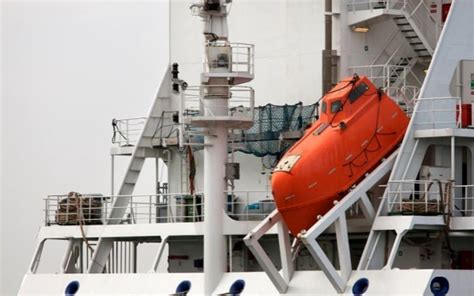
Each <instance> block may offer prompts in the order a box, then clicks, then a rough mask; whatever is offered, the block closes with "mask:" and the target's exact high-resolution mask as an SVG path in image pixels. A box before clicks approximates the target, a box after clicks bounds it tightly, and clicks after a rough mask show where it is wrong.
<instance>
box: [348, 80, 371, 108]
mask: <svg viewBox="0 0 474 296" xmlns="http://www.w3.org/2000/svg"><path fill="white" fill-rule="evenodd" d="M368 89H369V87H368V86H367V84H365V83H361V84H359V85H358V86H357V87H356V88H354V89H353V90H352V91H351V92H350V93H349V101H350V102H351V104H352V103H354V102H355V101H356V100H357V99H358V98H360V97H361V96H362V95H363V94H364V93H365V92H366V91H367V90H368Z"/></svg>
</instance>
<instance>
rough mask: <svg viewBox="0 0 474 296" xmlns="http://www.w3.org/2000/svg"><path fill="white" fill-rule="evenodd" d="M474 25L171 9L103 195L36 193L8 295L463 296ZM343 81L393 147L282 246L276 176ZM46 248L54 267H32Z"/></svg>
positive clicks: (469, 6)
mask: <svg viewBox="0 0 474 296" xmlns="http://www.w3.org/2000/svg"><path fill="white" fill-rule="evenodd" d="M323 2H324V3H323ZM323 4H324V5H323ZM231 8H232V9H231ZM323 9H324V10H325V12H323V11H322V10H323ZM448 12H449V14H448ZM473 14H474V2H472V1H469V0H453V1H442V0H437V1H425V0H383V1H375V0H332V1H331V0H327V1H316V0H314V1H289V0H288V1H268V2H267V1H261V2H257V3H254V2H252V1H238V0H234V1H231V0H201V1H197V2H195V3H186V2H184V1H175V2H173V1H170V51H171V53H170V66H169V68H168V69H166V70H165V73H164V75H163V78H162V81H161V84H160V87H159V91H158V94H157V96H156V98H155V100H154V102H153V104H152V106H151V108H150V110H149V112H148V114H147V116H146V117H141V118H126V119H114V120H113V123H112V125H113V133H114V134H113V135H114V137H113V147H112V148H111V157H112V167H111V174H112V178H111V179H112V184H111V193H110V195H107V194H92V193H86V192H81V193H76V192H70V193H69V194H67V193H66V194H63V195H50V196H48V197H46V198H45V209H44V211H45V224H44V226H43V227H41V229H40V231H39V234H38V238H37V246H36V250H35V253H34V255H33V258H32V262H31V264H30V268H29V270H28V272H27V273H26V275H25V277H24V279H23V283H22V286H21V288H20V291H19V293H20V294H22V295H23V294H57V295H61V294H66V295H75V294H77V295H82V294H83V295H85V294H95V295H101V294H149V295H150V294H160V295H169V294H176V295H186V294H188V295H216V294H228V295H240V294H242V295H260V294H262V295H263V294H290V295H302V294H312V295H341V294H342V295H471V294H473V293H474V282H473V281H472V279H473V278H474V272H473V261H472V260H473V257H474V202H473V200H474V197H473V196H474V192H473V190H474V189H473V186H474V185H473V183H474V182H473V181H474V179H473V178H474V175H473V169H474V162H473V157H472V153H473V151H474V146H473V145H474V139H473V137H474V128H473V126H474V124H473V123H474V118H472V111H471V110H472V104H474V33H473V29H474V19H473V18H472V15H473ZM323 16H324V19H325V23H324V22H322V20H323ZM324 24H325V26H326V34H325V37H326V38H325V40H324V41H325V43H324V44H325V46H324V50H323V52H322V59H321V54H320V53H321V51H320V50H318V51H316V50H315V48H321V47H320V46H319V45H318V47H316V46H315V45H314V44H312V42H316V41H323V38H320V39H317V38H316V37H315V36H316V35H315V34H322V33H323V32H324V30H323V27H322V26H323V25H324ZM234 40H239V41H243V42H249V43H237V42H233V41H234ZM321 65H322V67H321ZM321 68H322V73H323V79H322V85H321V86H320V82H321V81H319V80H318V81H315V79H314V75H312V74H314V73H317V72H318V73H319V71H321ZM354 73H357V74H358V75H360V76H362V75H363V76H367V77H368V78H369V79H370V80H372V81H373V82H374V84H376V85H377V87H380V88H381V90H382V91H384V92H385V93H387V94H388V95H389V96H390V97H391V98H392V99H393V100H395V101H396V102H397V103H398V105H399V106H400V107H401V108H402V109H403V110H404V111H405V112H406V113H407V115H409V116H410V118H411V120H410V124H409V127H408V130H407V132H406V135H405V138H404V140H403V143H402V144H401V146H400V147H399V148H398V149H397V150H396V151H395V152H393V153H392V154H391V155H390V156H388V157H387V158H386V159H384V161H382V162H381V163H380V165H378V167H376V168H375V169H374V170H372V171H371V172H370V173H368V174H367V175H366V176H365V178H364V179H363V180H362V181H360V182H358V183H357V184H354V185H353V187H352V188H351V190H350V191H349V192H347V194H346V196H344V197H343V198H342V199H341V200H340V201H339V202H335V203H334V207H333V208H332V209H331V210H330V211H329V212H328V213H327V214H325V215H323V216H321V217H319V218H318V221H317V222H316V223H315V224H314V225H313V226H312V227H311V228H309V229H307V230H306V231H303V232H301V233H300V234H299V235H298V236H295V237H293V236H290V235H289V233H288V228H287V226H286V225H285V222H284V221H283V220H282V218H281V215H280V213H279V212H278V210H277V209H276V208H275V204H274V202H273V199H272V192H271V188H270V182H269V180H270V178H271V171H272V168H273V167H274V166H275V165H276V160H277V159H278V157H280V156H281V155H282V153H283V152H284V151H285V150H286V149H287V148H288V147H289V146H290V145H291V144H292V143H294V142H296V141H297V140H298V139H299V138H300V137H301V136H302V134H303V132H304V130H305V127H306V126H307V125H308V124H310V123H311V122H312V121H314V120H315V118H317V117H318V114H319V113H318V112H319V107H318V98H319V97H320V96H321V94H322V93H321V91H322V92H323V93H325V92H327V91H328V90H329V89H330V88H331V87H332V86H334V85H335V84H336V83H337V82H338V81H339V80H340V79H342V78H344V77H347V76H352V75H353V74H354ZM254 78H255V80H254ZM288 96H290V97H288ZM273 98H274V99H273ZM287 100H288V101H287ZM298 101H302V103H298ZM269 102H270V103H275V105H267V103H269ZM287 102H288V103H289V104H288V105H284V104H285V103H287ZM259 105H260V106H259ZM116 157H126V158H128V159H129V165H128V167H127V170H126V172H125V174H124V178H123V180H122V182H121V183H120V184H115V183H116V182H115V179H116V178H115V174H116V172H115V168H114V160H115V159H116ZM150 159H151V160H153V162H154V164H155V165H156V175H155V176H148V175H143V174H141V173H142V171H143V167H144V164H145V162H146V160H150ZM160 163H164V164H166V170H165V172H163V167H162V166H161V165H160ZM164 173H165V174H166V175H167V182H163V178H160V176H162V175H163V174H164ZM150 177H151V178H153V179H154V183H155V184H156V189H155V190H154V191H153V192H150V193H149V194H146V195H138V194H135V193H134V190H135V187H136V184H137V182H138V179H139V178H150ZM117 185H119V186H117ZM48 250H54V251H55V252H56V254H55V256H56V258H61V260H56V265H55V267H56V269H55V270H54V271H50V270H48V271H47V272H44V270H46V269H45V268H44V267H45V266H50V265H51V263H50V262H48V258H46V257H47V256H45V254H48ZM49 253H51V251H49ZM53 261H54V260H53Z"/></svg>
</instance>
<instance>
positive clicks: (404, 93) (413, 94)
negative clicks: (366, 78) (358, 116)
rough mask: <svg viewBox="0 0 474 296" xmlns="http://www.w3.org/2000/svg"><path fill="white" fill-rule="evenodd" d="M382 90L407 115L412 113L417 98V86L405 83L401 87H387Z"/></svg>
mask: <svg viewBox="0 0 474 296" xmlns="http://www.w3.org/2000/svg"><path fill="white" fill-rule="evenodd" d="M383 90H384V92H385V93H386V94H387V95H388V96H389V97H390V98H391V99H392V100H393V101H395V103H397V105H399V106H400V107H401V108H402V109H403V111H404V112H405V113H406V114H407V115H408V116H411V115H412V114H413V110H414V108H415V100H416V99H417V98H418V94H419V91H420V89H419V88H418V87H416V86H408V85H406V86H403V87H387V88H384V89H383Z"/></svg>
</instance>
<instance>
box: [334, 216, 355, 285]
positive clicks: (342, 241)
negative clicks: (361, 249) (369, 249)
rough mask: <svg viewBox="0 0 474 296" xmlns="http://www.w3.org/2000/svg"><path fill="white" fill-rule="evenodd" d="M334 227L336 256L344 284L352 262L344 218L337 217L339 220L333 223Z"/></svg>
mask: <svg viewBox="0 0 474 296" xmlns="http://www.w3.org/2000/svg"><path fill="white" fill-rule="evenodd" d="M334 226H335V228H336V238H337V254H338V256H339V266H340V268H341V277H342V279H343V280H344V282H347V280H348V279H349V276H350V275H351V272H352V262H351V251H350V247H349V235H348V232H347V222H346V216H345V215H341V217H339V219H337V220H336V222H335V223H334Z"/></svg>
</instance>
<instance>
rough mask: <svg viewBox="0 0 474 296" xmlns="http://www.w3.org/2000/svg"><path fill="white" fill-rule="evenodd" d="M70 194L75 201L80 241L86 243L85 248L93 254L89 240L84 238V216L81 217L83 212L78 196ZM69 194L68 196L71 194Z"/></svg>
mask: <svg viewBox="0 0 474 296" xmlns="http://www.w3.org/2000/svg"><path fill="white" fill-rule="evenodd" d="M71 193H72V198H74V199H75V201H76V209H77V212H78V213H77V220H78V222H79V227H80V229H81V235H82V239H83V240H84V242H85V243H86V245H87V247H88V248H89V250H90V251H91V253H92V252H94V248H92V246H91V244H90V243H89V240H88V239H87V237H86V234H85V232H84V215H83V212H82V202H81V201H80V200H79V196H80V195H79V194H78V193H77V192H71ZM71 193H69V194H71Z"/></svg>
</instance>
